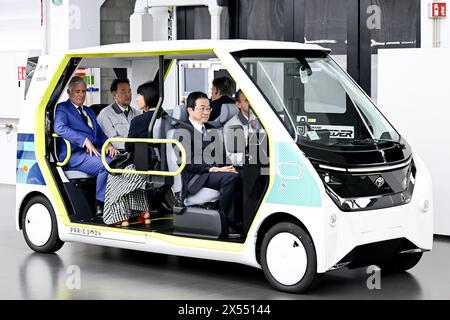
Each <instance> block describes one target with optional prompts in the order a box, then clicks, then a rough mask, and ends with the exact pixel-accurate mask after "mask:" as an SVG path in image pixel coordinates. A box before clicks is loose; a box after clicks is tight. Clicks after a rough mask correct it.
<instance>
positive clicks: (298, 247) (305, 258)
mask: <svg viewBox="0 0 450 320" xmlns="http://www.w3.org/2000/svg"><path fill="white" fill-rule="evenodd" d="M261 266H262V270H263V272H264V275H265V276H266V278H267V280H268V281H269V283H270V284H271V285H272V286H273V287H274V288H276V289H278V290H281V291H285V292H293V293H302V292H306V291H307V290H310V289H312V288H313V287H314V286H315V285H316V284H317V283H318V281H319V279H320V274H318V273H317V258H316V251H315V249H314V244H313V242H312V240H311V238H310V236H309V235H308V233H307V232H306V231H305V230H303V228H301V227H300V226H299V225H297V224H295V223H292V222H281V223H278V224H276V225H274V226H273V227H272V228H270V229H269V231H268V232H267V233H266V235H265V236H264V239H263V241H262V245H261Z"/></svg>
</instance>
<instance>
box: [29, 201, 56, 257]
mask: <svg viewBox="0 0 450 320" xmlns="http://www.w3.org/2000/svg"><path fill="white" fill-rule="evenodd" d="M22 230H23V236H24V238H25V241H26V243H27V244H28V246H29V247H30V248H31V249H32V250H34V251H36V252H40V253H53V252H56V251H58V250H59V249H61V247H62V246H63V244H64V242H63V241H61V240H60V239H59V235H58V224H57V221H56V215H55V211H54V210H53V207H52V205H51V203H50V201H49V200H48V199H47V198H46V197H44V196H42V195H39V196H35V197H33V198H31V199H30V200H29V201H28V203H27V204H26V206H25V208H24V211H23V215H22Z"/></svg>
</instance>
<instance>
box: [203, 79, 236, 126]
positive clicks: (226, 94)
mask: <svg viewBox="0 0 450 320" xmlns="http://www.w3.org/2000/svg"><path fill="white" fill-rule="evenodd" d="M233 93H234V84H233V81H232V80H231V79H230V78H228V77H220V78H216V79H214V80H213V82H212V87H211V109H212V110H211V114H210V116H209V121H214V120H216V119H217V118H218V117H219V116H220V111H221V109H222V105H223V104H234V100H233V98H231V96H232V95H233Z"/></svg>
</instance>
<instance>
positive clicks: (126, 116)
mask: <svg viewBox="0 0 450 320" xmlns="http://www.w3.org/2000/svg"><path fill="white" fill-rule="evenodd" d="M123 113H124V114H125V118H128V113H130V109H126V110H124V111H123Z"/></svg>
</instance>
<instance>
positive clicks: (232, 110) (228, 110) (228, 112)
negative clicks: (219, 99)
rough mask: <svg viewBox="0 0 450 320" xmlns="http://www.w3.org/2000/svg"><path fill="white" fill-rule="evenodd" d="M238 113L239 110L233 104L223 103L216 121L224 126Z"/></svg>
mask: <svg viewBox="0 0 450 320" xmlns="http://www.w3.org/2000/svg"><path fill="white" fill-rule="evenodd" d="M238 113H239V109H238V107H236V105H235V104H234V103H225V104H223V105H222V107H221V108H220V116H219V118H218V120H219V122H220V123H221V124H225V123H227V122H228V120H230V119H231V118H233V117H234V116H235V115H237V114H238Z"/></svg>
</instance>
